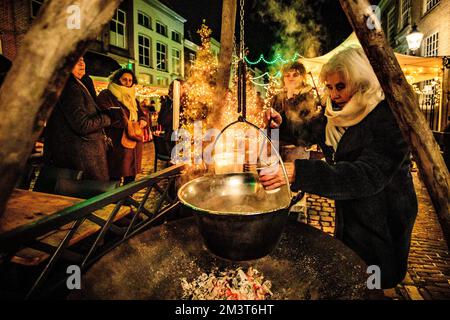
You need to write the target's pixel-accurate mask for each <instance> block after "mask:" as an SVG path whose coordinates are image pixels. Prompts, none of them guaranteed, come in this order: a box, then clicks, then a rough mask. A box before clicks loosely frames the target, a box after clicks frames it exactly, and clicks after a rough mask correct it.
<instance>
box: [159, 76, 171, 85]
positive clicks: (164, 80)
mask: <svg viewBox="0 0 450 320" xmlns="http://www.w3.org/2000/svg"><path fill="white" fill-rule="evenodd" d="M156 84H157V85H158V86H161V87H166V86H168V85H169V79H167V78H166V77H157V78H156Z"/></svg>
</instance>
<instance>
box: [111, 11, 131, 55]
mask: <svg viewBox="0 0 450 320" xmlns="http://www.w3.org/2000/svg"><path fill="white" fill-rule="evenodd" d="M126 22H127V21H126V12H125V11H123V10H121V9H117V10H116V13H115V14H114V16H113V18H112V20H111V22H110V23H109V29H110V30H109V36H110V44H112V45H113V46H116V47H120V48H124V49H126V48H128V45H127V32H126V31H127V28H126Z"/></svg>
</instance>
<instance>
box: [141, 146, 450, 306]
mask: <svg viewBox="0 0 450 320" xmlns="http://www.w3.org/2000/svg"><path fill="white" fill-rule="evenodd" d="M153 161H154V148H153V143H146V144H145V146H144V156H143V170H144V172H143V174H150V173H152V172H153ZM162 165H163V163H162V162H159V165H158V168H160V167H162ZM138 178H139V176H138ZM413 178H414V185H415V187H416V193H417V197H418V200H419V212H418V215H417V219H416V222H415V225H414V229H413V234H412V241H411V250H410V254H409V259H408V273H407V275H406V277H405V279H404V280H403V282H402V283H401V284H400V285H398V286H397V287H396V288H393V289H389V290H384V293H385V296H386V297H387V298H388V299H393V300H433V299H446V300H450V254H449V251H448V248H447V245H446V242H445V239H444V237H443V234H442V229H441V227H440V225H439V222H438V219H437V216H436V212H435V211H434V208H433V206H432V204H431V200H430V198H429V196H428V193H427V190H426V188H425V186H424V185H423V184H422V182H421V181H420V179H419V178H418V175H417V172H413ZM306 196H307V212H306V214H304V213H299V218H298V220H299V222H302V223H307V224H310V225H312V226H314V227H316V228H318V229H320V230H322V231H324V232H326V233H328V234H330V235H333V233H334V223H335V221H334V211H335V208H334V201H333V200H330V199H326V198H322V197H319V196H316V195H312V194H311V195H310V194H308V195H306ZM298 210H299V208H298V206H294V207H293V211H298Z"/></svg>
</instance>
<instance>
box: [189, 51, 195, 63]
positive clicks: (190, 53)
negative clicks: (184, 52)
mask: <svg viewBox="0 0 450 320" xmlns="http://www.w3.org/2000/svg"><path fill="white" fill-rule="evenodd" d="M194 61H195V53H192V52H189V62H191V63H192V62H194Z"/></svg>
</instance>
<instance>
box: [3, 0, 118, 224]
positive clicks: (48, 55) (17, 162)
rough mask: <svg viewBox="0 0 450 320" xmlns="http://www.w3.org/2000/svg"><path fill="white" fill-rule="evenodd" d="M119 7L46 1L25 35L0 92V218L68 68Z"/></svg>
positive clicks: (82, 0) (108, 1)
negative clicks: (77, 21)
mask: <svg viewBox="0 0 450 320" xmlns="http://www.w3.org/2000/svg"><path fill="white" fill-rule="evenodd" d="M120 2H121V0H78V1H76V2H75V3H74V1H73V0H58V1H56V0H51V1H48V2H46V4H44V5H43V7H42V9H41V14H40V16H39V17H38V18H37V19H36V20H35V21H34V22H33V25H32V26H31V28H30V30H29V31H28V32H27V34H26V35H25V37H24V39H23V41H22V44H21V46H20V48H19V50H18V53H17V56H16V58H15V60H14V62H13V66H12V68H11V70H10V71H9V73H8V75H7V77H6V79H5V81H4V83H3V85H2V87H1V88H0V146H1V148H0V177H1V180H2V181H1V188H0V217H1V215H2V213H3V212H4V209H5V205H6V201H7V200H8V197H9V195H10V194H11V192H12V190H13V188H14V185H15V183H16V181H17V179H18V177H19V175H20V173H21V171H22V170H23V168H24V166H25V163H26V161H27V159H28V157H29V155H30V153H31V151H32V148H33V145H34V142H35V141H36V140H37V139H38V137H39V135H40V133H41V131H42V129H43V127H44V123H45V122H46V121H47V118H48V116H49V115H50V113H51V111H52V109H53V105H54V104H55V103H56V101H57V100H58V97H59V95H60V94H61V91H62V89H63V87H64V85H65V82H66V80H67V78H68V76H69V74H70V71H71V69H72V67H73V66H74V64H75V63H76V61H77V60H78V58H79V56H81V55H82V54H83V52H84V51H85V49H86V47H87V44H88V42H87V41H88V40H90V39H94V38H95V37H96V36H97V35H98V34H100V32H101V30H102V28H103V26H104V25H105V24H106V23H108V22H109V21H110V19H111V17H112V15H113V13H114V11H115V10H116V8H117V7H118V6H119V4H120ZM73 4H76V5H78V7H74V6H72V5H73ZM77 12H79V13H80V15H79V18H80V20H79V21H80V22H81V23H80V26H79V29H76V28H73V27H74V26H75V27H76V23H75V24H73V23H72V24H71V22H74V21H75V22H76V20H77ZM71 19H75V20H71Z"/></svg>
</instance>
